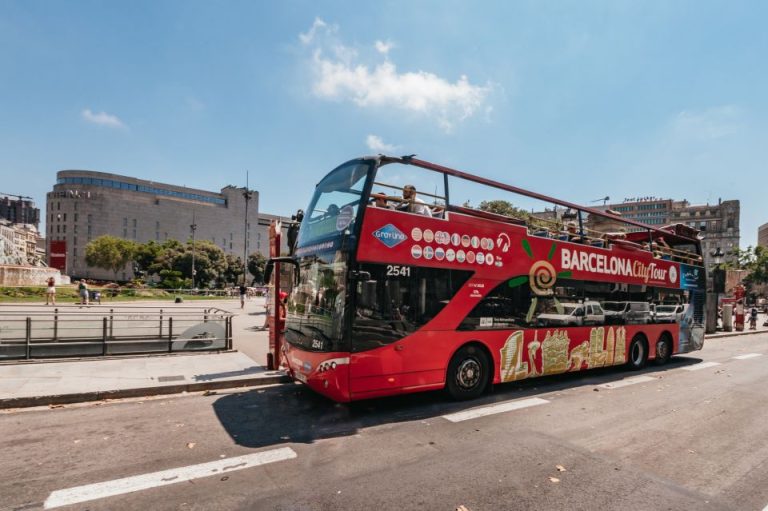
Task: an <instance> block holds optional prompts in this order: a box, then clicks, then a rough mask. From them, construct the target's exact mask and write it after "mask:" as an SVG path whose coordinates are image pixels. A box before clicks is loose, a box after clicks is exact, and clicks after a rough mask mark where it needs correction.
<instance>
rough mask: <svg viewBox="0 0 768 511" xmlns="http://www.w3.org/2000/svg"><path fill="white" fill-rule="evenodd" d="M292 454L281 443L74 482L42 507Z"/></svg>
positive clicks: (292, 456) (112, 493) (138, 488)
mask: <svg viewBox="0 0 768 511" xmlns="http://www.w3.org/2000/svg"><path fill="white" fill-rule="evenodd" d="M295 457H296V452H295V451H294V450H293V449H291V448H290V447H281V448H279V449H272V450H269V451H263V452H257V453H254V454H246V455H245V456H238V457H236V458H225V459H222V460H217V461H211V462H209V463H201V464H199V465H190V466H187V467H178V468H172V469H170V470H162V471H160V472H152V473H150V474H142V475H138V476H132V477H125V478H123V479H115V480H113V481H105V482H102V483H95V484H87V485H84V486H76V487H74V488H68V489H66V490H56V491H54V492H51V494H50V495H49V496H48V498H47V499H46V500H45V504H44V507H45V509H53V508H56V507H61V506H69V505H72V504H78V503H80V502H87V501H90V500H96V499H103V498H105V497H114V496H115V495H122V494H124V493H131V492H135V491H140V490H148V489H150V488H156V487H158V486H166V485H169V484H176V483H181V482H184V481H190V480H192V479H199V478H201V477H209V476H215V475H221V474H223V473H225V472H233V471H235V470H242V469H244V468H251V467H257V466H259V465H265V464H267V463H274V462H276V461H283V460H288V459H291V458H295Z"/></svg>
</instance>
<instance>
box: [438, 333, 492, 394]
mask: <svg viewBox="0 0 768 511" xmlns="http://www.w3.org/2000/svg"><path fill="white" fill-rule="evenodd" d="M490 367H491V364H490V362H489V361H488V355H487V354H486V353H485V351H484V350H482V349H481V348H479V347H477V346H473V345H471V344H470V345H468V346H464V347H462V348H461V349H460V350H459V351H457V352H456V353H455V354H454V355H453V357H452V358H451V362H450V363H449V364H448V375H447V378H446V384H445V388H446V390H447V391H448V394H449V395H450V396H451V397H452V398H453V399H456V400H465V399H474V398H476V397H478V396H480V395H481V394H482V393H483V391H484V390H485V388H486V387H487V386H488V381H489V379H490V378H489V376H490V374H489V373H490Z"/></svg>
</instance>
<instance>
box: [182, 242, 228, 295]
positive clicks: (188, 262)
mask: <svg viewBox="0 0 768 511" xmlns="http://www.w3.org/2000/svg"><path fill="white" fill-rule="evenodd" d="M177 254H178V255H177V256H176V257H175V259H174V260H173V269H174V270H176V271H180V272H181V274H182V275H190V276H191V275H192V243H191V242H190V243H187V245H186V246H184V248H183V252H181V253H177ZM226 266H227V261H226V256H225V254H224V251H223V250H222V249H221V248H219V247H218V246H217V245H215V244H214V243H213V242H211V241H207V240H202V241H197V242H196V243H195V270H196V272H197V273H195V281H196V282H198V283H200V284H201V286H206V287H207V286H208V285H210V284H211V283H214V282H220V281H221V278H222V276H223V274H224V270H225V269H226Z"/></svg>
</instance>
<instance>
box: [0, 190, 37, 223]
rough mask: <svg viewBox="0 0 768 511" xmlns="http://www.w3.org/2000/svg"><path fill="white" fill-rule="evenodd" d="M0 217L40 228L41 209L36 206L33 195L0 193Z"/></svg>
mask: <svg viewBox="0 0 768 511" xmlns="http://www.w3.org/2000/svg"><path fill="white" fill-rule="evenodd" d="M11 197H15V199H11ZM26 199H29V200H26ZM0 219H5V220H8V221H9V222H10V223H12V224H29V225H33V226H34V227H35V229H39V228H40V210H39V209H38V208H36V207H35V203H34V202H32V199H31V197H25V196H23V195H11V196H8V195H4V194H0Z"/></svg>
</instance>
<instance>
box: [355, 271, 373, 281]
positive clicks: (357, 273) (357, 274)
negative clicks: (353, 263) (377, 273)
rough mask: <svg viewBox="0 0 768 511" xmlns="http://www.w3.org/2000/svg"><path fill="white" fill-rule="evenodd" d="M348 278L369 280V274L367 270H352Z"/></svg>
mask: <svg viewBox="0 0 768 511" xmlns="http://www.w3.org/2000/svg"><path fill="white" fill-rule="evenodd" d="M350 278H351V279H352V280H371V274H370V272H367V271H353V272H352V274H351V275H350Z"/></svg>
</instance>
